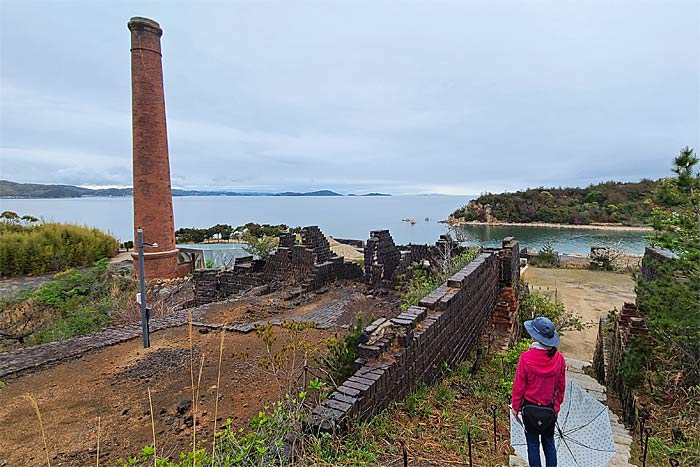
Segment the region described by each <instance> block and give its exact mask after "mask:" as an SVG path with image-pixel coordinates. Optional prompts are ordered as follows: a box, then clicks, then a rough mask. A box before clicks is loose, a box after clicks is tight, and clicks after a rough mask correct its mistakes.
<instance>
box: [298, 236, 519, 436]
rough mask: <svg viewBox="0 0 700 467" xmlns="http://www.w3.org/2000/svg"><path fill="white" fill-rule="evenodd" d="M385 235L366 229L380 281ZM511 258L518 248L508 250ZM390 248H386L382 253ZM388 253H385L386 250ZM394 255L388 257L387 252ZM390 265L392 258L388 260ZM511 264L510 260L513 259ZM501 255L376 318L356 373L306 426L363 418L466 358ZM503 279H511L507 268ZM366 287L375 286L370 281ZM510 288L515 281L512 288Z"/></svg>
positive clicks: (481, 326) (494, 296) (497, 277)
mask: <svg viewBox="0 0 700 467" xmlns="http://www.w3.org/2000/svg"><path fill="white" fill-rule="evenodd" d="M383 232H386V231H377V232H372V234H373V235H372V238H374V239H375V240H372V238H370V241H369V242H368V246H369V245H370V243H374V245H373V252H372V254H371V256H369V255H368V256H366V258H367V259H373V260H375V261H373V266H374V267H375V268H380V270H379V272H376V270H375V269H372V268H370V269H369V270H368V272H369V276H370V279H371V278H372V277H373V274H375V272H376V274H377V278H375V281H374V282H376V280H379V281H381V280H386V279H384V278H383V277H384V276H383V274H384V273H385V272H386V271H388V270H391V269H390V268H387V269H386V270H382V269H381V266H383V265H385V264H386V263H387V262H386V261H384V262H382V260H384V259H385V258H387V256H384V255H383V253H384V251H383V250H382V248H381V247H382V246H386V245H389V246H390V245H391V244H393V242H391V243H389V242H388V238H387V234H388V232H387V233H383ZM508 248H510V250H511V253H514V252H515V251H516V250H515V249H513V248H511V247H510V243H509V247H508ZM387 250H388V248H387ZM389 253H390V252H389ZM392 255H393V253H392ZM389 259H390V261H389V264H393V263H392V261H394V260H395V255H393V256H390V257H389ZM511 259H512V258H511ZM504 264H511V263H510V262H503V261H501V251H498V250H495V251H493V250H491V251H484V252H482V253H481V254H479V255H478V256H477V258H476V259H475V260H474V261H472V262H470V263H469V264H468V265H466V266H465V267H464V268H463V269H462V270H460V271H459V272H458V273H456V274H454V275H453V276H452V277H450V278H449V279H448V280H447V282H445V283H444V284H442V285H441V286H439V287H438V288H437V289H435V290H434V291H433V292H432V293H430V294H429V295H428V296H427V297H425V298H423V299H422V300H421V301H420V303H419V306H413V307H410V308H409V309H408V310H407V311H405V312H403V313H401V314H400V315H399V316H397V317H396V318H393V319H391V320H386V319H384V318H381V319H379V320H377V321H375V322H373V323H372V324H371V325H370V326H368V327H367V328H365V330H364V339H363V340H364V343H363V344H361V345H360V346H359V349H358V350H359V352H360V354H361V358H359V359H358V360H357V361H356V365H357V368H358V369H357V370H356V372H355V374H354V375H353V376H351V377H350V378H348V379H347V380H346V381H345V382H343V383H342V384H341V385H340V386H339V387H338V388H337V389H336V390H335V391H334V392H333V393H331V395H330V397H329V398H328V399H326V400H324V401H323V402H322V403H321V404H319V405H318V406H317V407H316V408H315V409H314V411H313V414H312V417H311V420H310V425H311V426H312V427H313V428H314V429H316V430H320V431H333V430H336V429H340V428H342V427H344V426H345V424H346V423H347V421H348V420H349V419H351V418H359V419H367V418H369V417H371V416H372V415H374V414H376V413H378V412H379V411H381V410H382V409H383V408H384V407H386V406H387V405H388V404H389V403H390V402H391V401H395V400H399V399H402V398H404V397H405V396H406V395H407V394H408V393H409V391H411V390H412V389H414V388H415V387H416V386H417V385H419V384H421V383H430V382H432V381H434V380H435V379H436V378H437V377H438V376H439V375H440V368H441V366H442V364H443V363H446V364H448V365H449V366H451V367H454V366H455V365H457V364H458V363H459V362H461V361H462V360H464V359H465V358H466V356H467V353H468V352H469V351H470V350H471V349H472V348H473V347H474V346H475V344H476V343H477V342H478V341H479V339H480V338H481V336H482V335H483V333H484V331H485V329H486V327H487V326H488V324H489V322H490V319H491V316H492V313H493V311H494V309H495V307H496V305H497V302H498V299H499V294H500V291H501V290H502V287H501V278H502V277H504V273H503V272H502V271H501V267H502V266H503V265H504ZM506 275H507V276H510V277H516V276H514V275H513V273H512V271H510V272H509V273H508V274H506ZM370 283H373V282H372V280H371V281H370ZM510 286H511V290H512V289H513V287H515V288H517V284H513V283H510Z"/></svg>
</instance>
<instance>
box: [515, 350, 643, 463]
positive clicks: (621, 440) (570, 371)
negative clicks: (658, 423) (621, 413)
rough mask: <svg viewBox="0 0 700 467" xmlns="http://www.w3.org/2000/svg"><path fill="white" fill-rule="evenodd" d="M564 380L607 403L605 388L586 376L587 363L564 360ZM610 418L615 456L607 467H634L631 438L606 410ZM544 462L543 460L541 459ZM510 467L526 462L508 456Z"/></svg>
mask: <svg viewBox="0 0 700 467" xmlns="http://www.w3.org/2000/svg"><path fill="white" fill-rule="evenodd" d="M566 363H567V365H566V378H567V380H569V379H570V380H572V381H574V382H575V383H576V384H578V385H579V386H580V387H581V388H582V389H584V390H585V391H586V392H588V394H590V395H591V396H593V397H594V398H595V399H597V400H598V401H600V402H601V403H603V404H606V403H607V396H606V395H605V387H604V386H601V385H600V384H599V383H598V382H597V381H596V380H595V379H593V378H591V377H590V376H588V375H586V374H585V373H584V372H583V368H584V367H586V366H590V365H591V364H590V363H588V362H582V361H580V360H574V359H570V358H567V359H566ZM608 416H609V417H610V427H611V428H612V432H613V438H614V440H615V450H616V451H617V452H616V454H615V455H614V456H613V458H612V459H610V462H608V465H607V467H634V464H630V462H629V459H630V445H631V444H632V436H631V435H630V434H629V432H628V431H627V429H626V428H625V426H624V425H623V424H622V423H621V422H620V419H619V418H618V416H617V415H615V414H614V413H613V412H612V411H611V410H609V409H608ZM543 461H544V459H543ZM510 466H511V467H527V462H526V461H525V460H523V459H521V458H520V457H518V456H510Z"/></svg>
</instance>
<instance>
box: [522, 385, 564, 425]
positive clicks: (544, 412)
mask: <svg viewBox="0 0 700 467" xmlns="http://www.w3.org/2000/svg"><path fill="white" fill-rule="evenodd" d="M556 397H557V387H556V385H555V386H554V394H553V395H552V403H551V404H549V405H537V404H533V403H532V402H530V401H528V400H526V399H523V408H522V411H523V425H525V431H528V432H530V433H535V434H538V435H541V434H543V433H548V432H550V431H552V430H554V424H555V423H556V422H557V413H556V412H555V411H554V399H556Z"/></svg>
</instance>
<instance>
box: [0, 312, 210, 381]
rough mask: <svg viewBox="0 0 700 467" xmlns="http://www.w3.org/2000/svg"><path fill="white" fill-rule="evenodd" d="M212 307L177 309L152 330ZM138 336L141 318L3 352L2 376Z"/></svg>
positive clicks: (181, 321)
mask: <svg viewBox="0 0 700 467" xmlns="http://www.w3.org/2000/svg"><path fill="white" fill-rule="evenodd" d="M209 308H210V305H202V306H200V307H197V308H191V309H188V310H179V311H175V312H173V313H170V314H169V315H167V316H163V317H161V318H156V319H153V320H152V321H151V323H150V330H151V332H156V331H160V330H163V329H167V328H172V327H176V326H182V325H183V324H187V322H188V321H189V312H190V311H191V312H192V319H193V320H195V319H201V318H202V316H204V314H205V313H206V312H207V311H208V310H209ZM137 337H141V323H140V322H137V323H131V324H124V325H120V326H112V327H109V328H107V329H104V330H102V331H99V332H95V333H92V334H87V335H84V336H78V337H73V338H71V339H66V340H62V341H57V342H50V343H48V344H43V345H37V346H34V347H27V348H24V349H18V350H13V351H11V352H4V353H1V354H0V378H4V377H7V376H9V375H14V374H18V373H22V372H24V371H27V370H32V369H37V368H39V367H42V366H45V365H49V364H55V363H59V362H63V361H66V360H70V359H73V358H78V357H80V356H82V355H84V354H86V353H88V352H91V351H95V350H99V349H102V348H104V347H108V346H110V345H115V344H120V343H122V342H126V341H128V340H130V339H134V338H137Z"/></svg>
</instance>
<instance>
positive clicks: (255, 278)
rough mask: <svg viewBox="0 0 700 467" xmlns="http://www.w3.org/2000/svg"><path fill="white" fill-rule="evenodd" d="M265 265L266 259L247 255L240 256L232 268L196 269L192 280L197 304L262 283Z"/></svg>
mask: <svg viewBox="0 0 700 467" xmlns="http://www.w3.org/2000/svg"><path fill="white" fill-rule="evenodd" d="M264 266H265V262H264V261H253V257H252V256H246V257H243V258H238V261H236V264H235V265H234V267H233V268H230V269H225V270H218V269H198V270H196V271H194V272H193V273H192V281H193V283H194V294H195V303H196V305H197V306H199V305H203V304H205V303H211V302H216V301H219V300H225V299H226V298H228V297H231V296H235V295H238V294H241V293H243V292H247V291H248V290H250V289H252V288H254V287H257V286H259V285H262V284H263V268H264Z"/></svg>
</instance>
